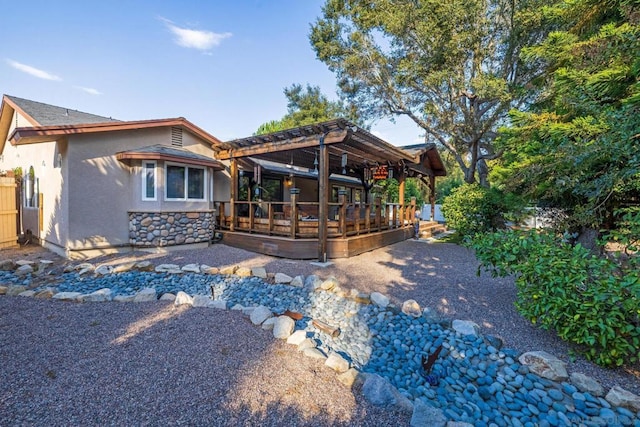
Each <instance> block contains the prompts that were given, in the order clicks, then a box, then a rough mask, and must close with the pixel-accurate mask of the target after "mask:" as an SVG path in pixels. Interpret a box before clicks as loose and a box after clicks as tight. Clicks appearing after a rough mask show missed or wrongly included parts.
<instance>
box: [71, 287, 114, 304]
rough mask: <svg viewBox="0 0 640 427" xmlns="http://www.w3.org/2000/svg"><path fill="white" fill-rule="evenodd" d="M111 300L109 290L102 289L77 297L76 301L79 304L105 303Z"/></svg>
mask: <svg viewBox="0 0 640 427" xmlns="http://www.w3.org/2000/svg"><path fill="white" fill-rule="evenodd" d="M112 299H113V296H112V293H111V289H109V288H103V289H99V290H97V291H95V292H91V293H90V294H86V295H80V296H79V297H78V301H81V302H106V301H111V300H112Z"/></svg>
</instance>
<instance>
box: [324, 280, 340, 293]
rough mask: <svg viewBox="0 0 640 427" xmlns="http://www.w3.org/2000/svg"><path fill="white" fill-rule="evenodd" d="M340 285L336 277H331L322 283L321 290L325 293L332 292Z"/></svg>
mask: <svg viewBox="0 0 640 427" xmlns="http://www.w3.org/2000/svg"><path fill="white" fill-rule="evenodd" d="M338 284H339V283H338V280H337V279H336V278H335V277H329V278H328V279H326V280H324V281H323V282H322V283H320V289H322V290H323V291H330V290H333V289H334V288H335V287H336V286H338Z"/></svg>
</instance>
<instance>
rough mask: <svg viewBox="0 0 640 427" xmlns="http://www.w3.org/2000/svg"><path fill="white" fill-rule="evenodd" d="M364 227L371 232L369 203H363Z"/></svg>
mask: <svg viewBox="0 0 640 427" xmlns="http://www.w3.org/2000/svg"><path fill="white" fill-rule="evenodd" d="M364 228H365V229H366V230H367V233H371V203H367V204H366V205H364Z"/></svg>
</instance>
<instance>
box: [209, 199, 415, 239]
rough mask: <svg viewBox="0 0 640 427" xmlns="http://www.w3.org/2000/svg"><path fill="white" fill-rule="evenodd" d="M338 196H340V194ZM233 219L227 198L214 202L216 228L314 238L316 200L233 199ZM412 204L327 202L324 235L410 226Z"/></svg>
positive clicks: (316, 229)
mask: <svg viewBox="0 0 640 427" xmlns="http://www.w3.org/2000/svg"><path fill="white" fill-rule="evenodd" d="M340 197H341V198H344V197H342V196H340ZM233 203H234V205H235V212H236V216H235V218H232V217H230V216H228V212H229V211H230V209H229V205H230V204H231V202H229V201H217V202H215V204H216V207H217V227H219V228H221V229H223V230H233V231H240V232H247V233H255V234H266V235H274V236H284V237H290V238H292V239H303V238H317V237H318V211H319V204H318V202H298V201H295V200H294V201H292V202H260V201H251V202H248V201H235V202H233ZM415 209H416V206H415V203H411V204H405V205H400V204H398V203H384V204H383V203H382V202H381V200H380V199H376V201H374V202H373V203H347V202H346V201H345V200H342V201H340V202H338V203H329V206H328V216H329V218H328V230H327V231H328V233H327V234H328V238H346V237H351V236H357V235H361V234H369V233H377V232H381V231H384V230H390V229H396V228H402V227H410V226H412V223H413V216H414V212H415Z"/></svg>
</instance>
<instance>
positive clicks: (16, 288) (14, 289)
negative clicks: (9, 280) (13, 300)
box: [5, 285, 27, 297]
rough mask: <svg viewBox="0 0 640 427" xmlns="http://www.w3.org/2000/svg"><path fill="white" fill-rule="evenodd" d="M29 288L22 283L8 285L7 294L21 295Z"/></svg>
mask: <svg viewBox="0 0 640 427" xmlns="http://www.w3.org/2000/svg"><path fill="white" fill-rule="evenodd" d="M26 290H27V287H26V286H22V285H12V286H9V287H7V289H6V291H5V294H6V295H7V296H10V297H11V296H17V295H20V294H21V293H23V292H24V291H26Z"/></svg>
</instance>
